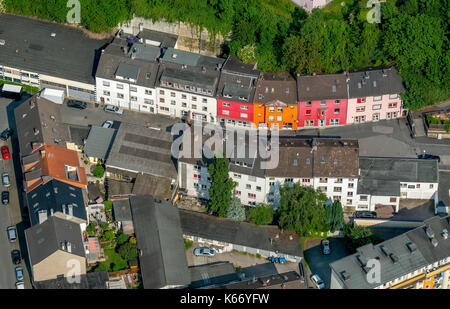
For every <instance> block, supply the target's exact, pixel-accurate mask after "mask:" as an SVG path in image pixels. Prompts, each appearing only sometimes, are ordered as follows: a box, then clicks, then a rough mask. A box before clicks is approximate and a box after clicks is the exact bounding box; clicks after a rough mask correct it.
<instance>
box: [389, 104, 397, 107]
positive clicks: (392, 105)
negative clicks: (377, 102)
mask: <svg viewBox="0 0 450 309" xmlns="http://www.w3.org/2000/svg"><path fill="white" fill-rule="evenodd" d="M388 107H389V108H395V107H397V103H389V105H388Z"/></svg>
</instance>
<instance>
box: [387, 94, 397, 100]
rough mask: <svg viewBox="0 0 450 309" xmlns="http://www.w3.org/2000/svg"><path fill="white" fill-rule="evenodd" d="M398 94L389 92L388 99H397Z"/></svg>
mask: <svg viewBox="0 0 450 309" xmlns="http://www.w3.org/2000/svg"><path fill="white" fill-rule="evenodd" d="M397 97H398V95H396V94H390V95H389V99H397Z"/></svg>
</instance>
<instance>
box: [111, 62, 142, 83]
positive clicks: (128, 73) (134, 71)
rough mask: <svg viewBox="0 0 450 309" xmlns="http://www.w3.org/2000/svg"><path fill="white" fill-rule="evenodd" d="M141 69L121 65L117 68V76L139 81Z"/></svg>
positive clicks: (129, 65) (125, 64)
mask: <svg viewBox="0 0 450 309" xmlns="http://www.w3.org/2000/svg"><path fill="white" fill-rule="evenodd" d="M138 75H139V67H138V66H136V65H133V64H128V63H120V64H119V66H118V67H117V71H116V76H120V77H124V78H129V79H134V80H137V78H138Z"/></svg>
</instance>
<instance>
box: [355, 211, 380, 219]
mask: <svg viewBox="0 0 450 309" xmlns="http://www.w3.org/2000/svg"><path fill="white" fill-rule="evenodd" d="M376 217H377V213H376V212H375V211H355V218H364V219H375V218H376Z"/></svg>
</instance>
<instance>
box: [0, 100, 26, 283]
mask: <svg viewBox="0 0 450 309" xmlns="http://www.w3.org/2000/svg"><path fill="white" fill-rule="evenodd" d="M15 104H17V103H11V100H7V99H4V98H0V132H1V131H3V130H4V129H6V128H7V127H9V128H12V129H15V125H14V121H13V119H12V118H13V117H12V115H13V114H12V110H13V107H14V106H15ZM3 145H7V146H8V147H9V150H10V153H11V159H10V160H7V161H5V160H1V159H0V160H1V162H0V173H3V172H8V173H9V177H10V180H11V186H10V187H9V188H7V189H6V188H4V187H2V188H1V191H3V190H8V191H9V193H10V203H9V205H7V206H4V205H0V288H2V289H3V288H5V289H12V288H15V283H16V278H15V273H14V268H15V265H13V263H12V261H11V251H12V250H13V249H19V250H20V252H21V255H22V257H23V260H22V263H21V264H20V266H22V267H24V273H25V274H24V275H25V278H24V283H25V287H26V288H31V283H30V278H29V271H28V269H29V264H28V254H27V249H26V244H25V236H24V230H25V229H26V228H27V227H28V223H27V222H26V221H24V220H22V213H21V205H23V201H22V190H21V183H22V179H21V173H20V160H19V157H18V156H17V155H16V154H17V153H18V145H17V138H16V135H14V136H13V137H12V138H10V139H9V140H8V141H7V142H4V141H0V146H3ZM16 171H19V173H16ZM18 188H19V189H18ZM19 194H20V196H19ZM8 226H15V227H16V229H17V232H18V236H19V239H18V241H17V242H15V243H10V242H9V241H8V238H7V233H6V229H7V227H8Z"/></svg>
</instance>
